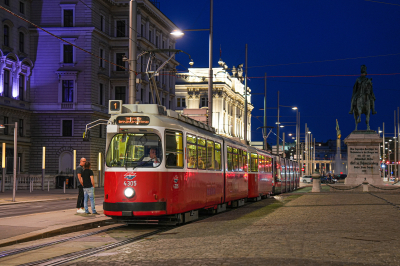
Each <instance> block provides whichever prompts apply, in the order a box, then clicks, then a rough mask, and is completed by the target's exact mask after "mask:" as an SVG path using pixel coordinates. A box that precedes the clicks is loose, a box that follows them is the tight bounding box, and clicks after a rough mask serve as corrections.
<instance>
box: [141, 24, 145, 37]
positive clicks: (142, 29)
mask: <svg viewBox="0 0 400 266" xmlns="http://www.w3.org/2000/svg"><path fill="white" fill-rule="evenodd" d="M143 32H144V26H143V24H140V37H143Z"/></svg>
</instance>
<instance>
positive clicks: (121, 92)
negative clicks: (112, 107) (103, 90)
mask: <svg viewBox="0 0 400 266" xmlns="http://www.w3.org/2000/svg"><path fill="white" fill-rule="evenodd" d="M125 94H126V88H125V86H117V87H115V100H122V103H123V104H124V103H125Z"/></svg>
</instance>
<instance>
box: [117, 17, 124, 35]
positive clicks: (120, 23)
mask: <svg viewBox="0 0 400 266" xmlns="http://www.w3.org/2000/svg"><path fill="white" fill-rule="evenodd" d="M117 37H125V21H123V20H118V21H117Z"/></svg>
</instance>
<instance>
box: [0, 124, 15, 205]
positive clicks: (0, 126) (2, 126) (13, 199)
mask: <svg viewBox="0 0 400 266" xmlns="http://www.w3.org/2000/svg"><path fill="white" fill-rule="evenodd" d="M12 125H14V167H13V197H12V201H13V202H15V188H16V185H17V155H18V153H17V130H18V122H15V123H14V124H4V125H0V128H5V126H12ZM3 179H4V177H3Z"/></svg>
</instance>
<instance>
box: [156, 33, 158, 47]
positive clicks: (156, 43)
mask: <svg viewBox="0 0 400 266" xmlns="http://www.w3.org/2000/svg"><path fill="white" fill-rule="evenodd" d="M156 47H158V36H156Z"/></svg>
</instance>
